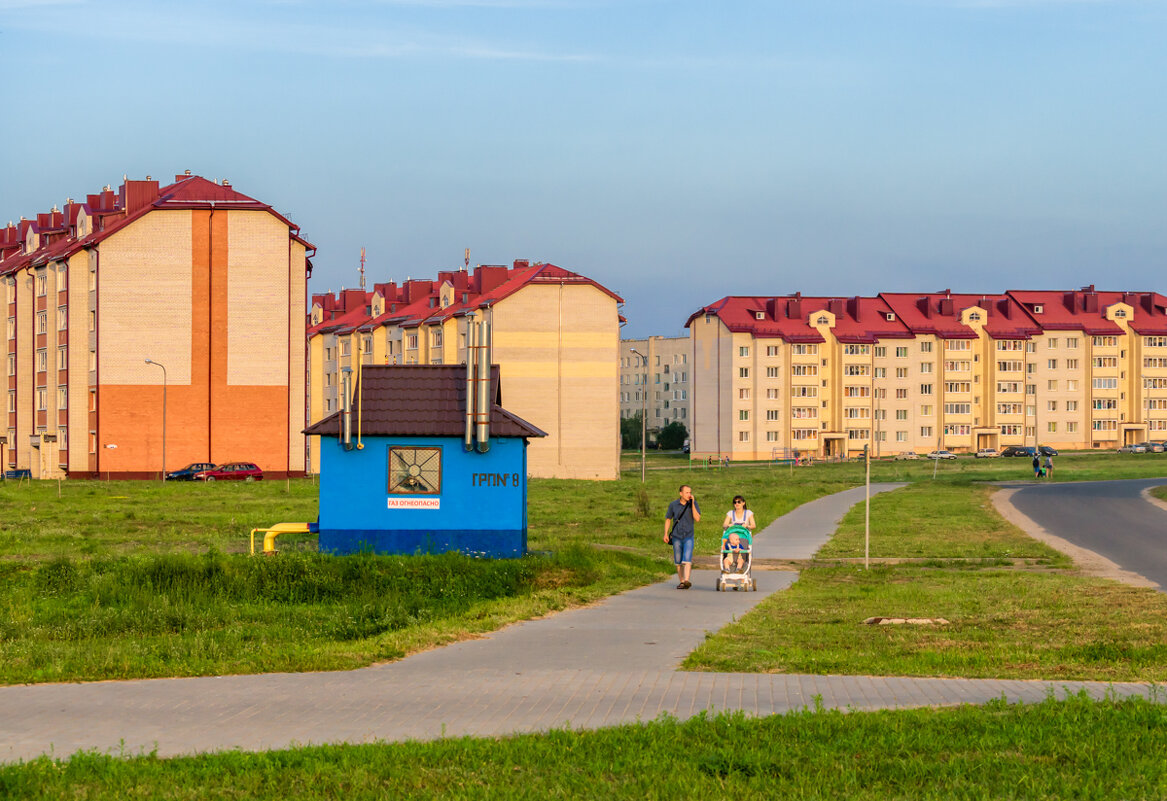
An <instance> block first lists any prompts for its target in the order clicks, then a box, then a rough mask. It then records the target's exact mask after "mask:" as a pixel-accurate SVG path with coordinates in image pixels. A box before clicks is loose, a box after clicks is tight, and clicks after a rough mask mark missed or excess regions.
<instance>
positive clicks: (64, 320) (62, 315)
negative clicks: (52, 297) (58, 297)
mask: <svg viewBox="0 0 1167 801" xmlns="http://www.w3.org/2000/svg"><path fill="white" fill-rule="evenodd" d="M68 311H69V310H68V309H67V308H66V307H64V306H58V307H57V330H58V331H64V330H65V329H67V328H68V327H69V315H68V314H67V312H68Z"/></svg>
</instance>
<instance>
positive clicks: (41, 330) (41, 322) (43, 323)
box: [36, 311, 49, 334]
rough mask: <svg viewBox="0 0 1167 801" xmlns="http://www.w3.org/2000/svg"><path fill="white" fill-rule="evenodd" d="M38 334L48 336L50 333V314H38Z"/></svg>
mask: <svg viewBox="0 0 1167 801" xmlns="http://www.w3.org/2000/svg"><path fill="white" fill-rule="evenodd" d="M36 332H37V333H38V334H47V333H48V332H49V313H48V312H43V311H42V312H37V313H36Z"/></svg>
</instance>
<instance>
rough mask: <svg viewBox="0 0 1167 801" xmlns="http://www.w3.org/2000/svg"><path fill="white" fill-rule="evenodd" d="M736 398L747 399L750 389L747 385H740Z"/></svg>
mask: <svg viewBox="0 0 1167 801" xmlns="http://www.w3.org/2000/svg"><path fill="white" fill-rule="evenodd" d="M737 396H738V400H749V399H750V390H749V389H748V388H747V387H742V388H741V389H739V390H738V391H737Z"/></svg>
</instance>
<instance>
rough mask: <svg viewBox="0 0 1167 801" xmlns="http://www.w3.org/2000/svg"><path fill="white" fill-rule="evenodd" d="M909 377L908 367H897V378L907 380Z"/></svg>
mask: <svg viewBox="0 0 1167 801" xmlns="http://www.w3.org/2000/svg"><path fill="white" fill-rule="evenodd" d="M907 377H908V368H907V367H897V368H896V378H907Z"/></svg>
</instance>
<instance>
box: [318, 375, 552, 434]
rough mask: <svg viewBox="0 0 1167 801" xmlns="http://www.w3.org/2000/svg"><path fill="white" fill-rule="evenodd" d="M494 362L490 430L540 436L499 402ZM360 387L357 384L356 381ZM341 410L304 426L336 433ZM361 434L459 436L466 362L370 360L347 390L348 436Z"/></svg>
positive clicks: (462, 423) (463, 416)
mask: <svg viewBox="0 0 1167 801" xmlns="http://www.w3.org/2000/svg"><path fill="white" fill-rule="evenodd" d="M499 379H500V371H499V368H498V365H493V366H492V367H491V371H490V382H491V388H490V397H491V398H492V404H491V410H490V435H491V436H492V437H545V436H547V434H546V433H545V432H544V431H541V430H540V429H538V428H536V427H535V426H533V425H531V424H530V423H528V422H527V421H526V420H523V419H521V418H519V417H516V416H515V415H513V414H511V413H510V412H508V411H507V410H506V409H504V408H502V406H501V405H500V404H501V403H502V389H501V386H500V381H499ZM362 383H363V384H364V388H363V389H362V388H361V386H360V385H361V384H362ZM341 414H342V413H341V412H337V413H336V414H333V415H331V416H330V417H326V418H324V419H323V420H321V421H320V422H318V423H314V424H313V425H310V426H308V428H306V429H304V433H305V434H316V435H320V436H339V435H340V431H341ZM358 418H359V421H360V429H361V431H360V433H361V436H366V437H459V438H461V437H462V436H463V435H464V434H465V431H466V367H465V365H457V364H432V365H428V364H427V365H408V366H401V365H373V366H365V367H363V368H362V369H361V377H360V380H358V381H357V385H356V386H355V387H354V389H353V410H352V435H353V437H356V436H357V423H358Z"/></svg>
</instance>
